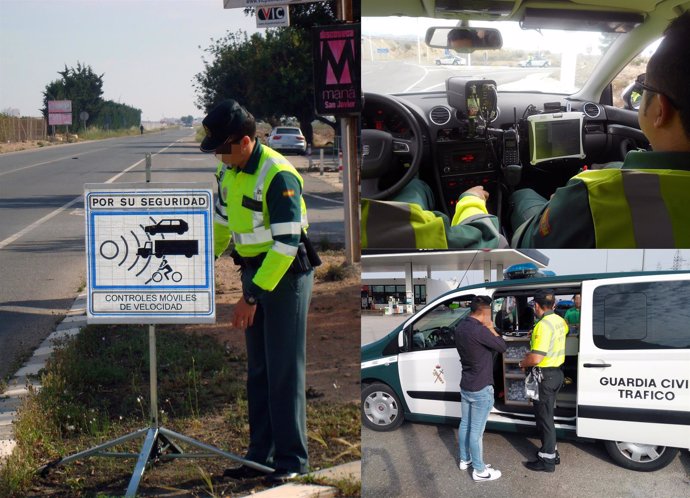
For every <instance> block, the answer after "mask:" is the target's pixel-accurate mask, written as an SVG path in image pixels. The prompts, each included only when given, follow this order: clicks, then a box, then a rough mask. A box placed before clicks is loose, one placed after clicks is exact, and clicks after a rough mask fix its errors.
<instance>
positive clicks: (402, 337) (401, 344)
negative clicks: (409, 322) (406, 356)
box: [398, 329, 405, 349]
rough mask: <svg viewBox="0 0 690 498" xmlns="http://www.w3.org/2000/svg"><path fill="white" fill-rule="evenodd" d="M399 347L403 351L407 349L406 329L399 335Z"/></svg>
mask: <svg viewBox="0 0 690 498" xmlns="http://www.w3.org/2000/svg"><path fill="white" fill-rule="evenodd" d="M398 347H399V348H400V349H403V348H404V347H405V329H403V330H401V331H400V333H399V334H398Z"/></svg>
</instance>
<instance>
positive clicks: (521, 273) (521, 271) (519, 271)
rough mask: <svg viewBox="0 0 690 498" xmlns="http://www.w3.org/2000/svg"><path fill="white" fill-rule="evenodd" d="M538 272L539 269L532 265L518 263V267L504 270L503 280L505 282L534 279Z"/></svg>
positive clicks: (514, 266) (513, 266)
mask: <svg viewBox="0 0 690 498" xmlns="http://www.w3.org/2000/svg"><path fill="white" fill-rule="evenodd" d="M538 271H539V269H538V268H537V265H535V264H534V263H520V264H518V265H512V266H509V267H508V268H506V269H505V271H504V272H503V278H505V279H506V280H515V279H518V278H530V277H534V276H535V275H536V274H537V272H538Z"/></svg>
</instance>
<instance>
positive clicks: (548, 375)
mask: <svg viewBox="0 0 690 498" xmlns="http://www.w3.org/2000/svg"><path fill="white" fill-rule="evenodd" d="M541 372H542V375H543V380H542V382H540V383H539V401H535V402H534V414H535V418H536V422H537V430H538V431H539V436H540V438H541V448H540V449H539V453H545V454H549V455H552V454H555V453H556V427H555V424H554V421H553V413H554V408H555V406H556V395H558V391H560V390H561V387H562V386H563V370H561V368H560V367H551V368H542V369H541ZM540 458H542V459H543V460H544V462H545V463H546V464H547V465H555V462H556V458H555V456H554V457H553V458H543V457H541V455H540Z"/></svg>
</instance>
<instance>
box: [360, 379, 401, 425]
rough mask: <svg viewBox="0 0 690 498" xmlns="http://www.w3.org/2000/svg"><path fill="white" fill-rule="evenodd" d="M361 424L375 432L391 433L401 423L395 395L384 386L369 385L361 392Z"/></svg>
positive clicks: (399, 409)
mask: <svg viewBox="0 0 690 498" xmlns="http://www.w3.org/2000/svg"><path fill="white" fill-rule="evenodd" d="M362 423H363V424H364V425H365V426H367V427H368V428H369V429H372V430H375V431H380V432H384V431H392V430H394V429H397V428H398V427H400V424H402V423H403V409H402V405H401V404H400V400H399V399H398V396H397V394H395V392H394V391H393V389H391V388H390V387H388V386H387V385H386V384H371V385H370V386H367V387H366V388H364V390H362Z"/></svg>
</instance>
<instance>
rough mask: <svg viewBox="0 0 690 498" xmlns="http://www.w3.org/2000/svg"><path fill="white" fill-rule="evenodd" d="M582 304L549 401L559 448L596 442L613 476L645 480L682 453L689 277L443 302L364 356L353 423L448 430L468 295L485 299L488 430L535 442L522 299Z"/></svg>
mask: <svg viewBox="0 0 690 498" xmlns="http://www.w3.org/2000/svg"><path fill="white" fill-rule="evenodd" d="M542 288H549V289H553V290H554V291H555V293H556V296H557V298H560V299H570V298H571V297H572V296H573V295H574V294H581V296H582V305H581V314H580V325H579V327H578V326H572V327H571V330H570V332H569V334H568V337H567V344H566V361H565V364H564V365H563V369H564V372H565V377H566V384H565V385H564V387H563V389H562V390H561V392H560V393H559V395H558V398H557V400H556V413H555V422H556V428H557V430H558V431H559V435H560V436H561V437H568V436H575V437H579V438H586V439H597V440H601V441H603V442H604V444H605V446H606V448H607V450H608V452H609V454H610V455H611V457H612V458H613V460H615V461H616V462H617V463H618V464H620V465H622V466H624V467H627V468H629V469H633V470H640V471H651V470H656V469H660V468H662V467H664V466H666V465H668V464H669V463H670V462H671V461H672V460H673V458H674V457H675V455H676V454H677V453H678V448H684V449H687V448H689V447H690V385H689V384H690V272H654V273H651V272H644V273H615V274H613V273H606V274H594V275H570V276H559V277H542V278H524V279H520V280H505V281H500V282H493V283H485V284H479V285H473V286H469V287H463V288H458V289H456V290H453V291H450V292H447V293H445V294H443V295H441V296H439V297H437V298H436V299H434V300H433V301H432V302H430V303H429V304H428V305H427V306H426V307H424V309H422V310H421V311H419V312H417V313H416V314H414V315H413V316H411V317H410V318H409V319H407V320H406V321H404V322H403V323H402V324H401V325H400V326H398V327H397V328H396V329H395V330H393V331H392V332H391V333H389V334H388V335H386V336H385V337H384V338H382V339H380V340H378V341H376V342H373V343H370V344H367V345H365V346H363V347H362V357H361V361H362V364H361V379H362V421H363V423H364V425H365V426H366V427H368V428H370V429H373V430H376V431H388V430H393V429H395V428H397V427H398V426H400V424H401V423H402V422H403V420H408V421H412V422H438V423H454V424H456V423H457V422H458V421H459V419H460V417H461V413H460V375H461V368H460V361H461V359H460V358H459V357H458V352H457V349H456V348H455V340H454V330H455V326H456V325H457V323H458V322H459V321H460V320H462V319H463V318H464V317H465V316H466V315H467V314H468V313H469V303H470V301H471V299H472V297H473V296H475V295H488V296H491V297H492V298H493V299H494V306H493V315H494V323H495V325H496V330H497V331H499V332H501V333H502V334H503V335H504V338H505V340H506V342H507V343H508V350H507V351H506V353H505V354H503V355H496V358H495V360H494V382H495V392H496V400H495V404H494V408H493V409H492V411H491V414H490V415H489V420H488V426H489V427H490V428H492V429H502V430H511V431H523V430H526V431H528V432H530V431H533V430H534V428H535V427H536V426H535V423H534V416H533V411H532V407H531V405H530V403H529V401H528V400H527V399H526V398H525V395H524V383H523V380H524V374H523V373H522V371H521V370H520V369H519V368H518V367H517V363H518V361H519V360H520V359H522V357H523V356H524V353H525V352H526V351H528V350H529V337H528V334H529V331H530V330H531V329H532V327H533V325H534V320H535V318H534V315H533V313H532V302H531V301H532V297H533V295H534V293H535V292H536V291H537V290H538V289H542Z"/></svg>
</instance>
